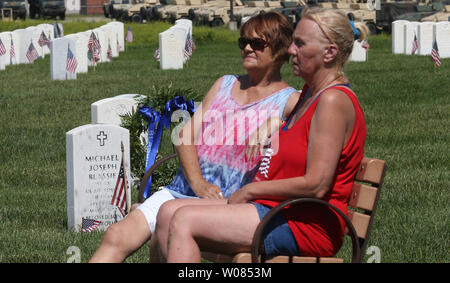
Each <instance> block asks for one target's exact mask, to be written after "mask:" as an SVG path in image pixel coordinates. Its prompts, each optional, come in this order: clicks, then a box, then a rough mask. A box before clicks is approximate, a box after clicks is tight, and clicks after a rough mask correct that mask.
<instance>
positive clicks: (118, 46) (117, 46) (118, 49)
mask: <svg viewBox="0 0 450 283" xmlns="http://www.w3.org/2000/svg"><path fill="white" fill-rule="evenodd" d="M116 41H117V44H116V48H117V54H119V53H120V43H119V36H118V35H117V39H116Z"/></svg>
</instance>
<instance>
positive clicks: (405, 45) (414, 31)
mask: <svg viewBox="0 0 450 283" xmlns="http://www.w3.org/2000/svg"><path fill="white" fill-rule="evenodd" d="M414 37H416V38H417V44H418V46H417V52H416V54H419V55H429V54H431V49H432V47H433V43H434V41H436V43H437V46H438V49H439V55H440V57H441V58H449V57H450V22H448V21H443V22H410V21H405V20H398V21H394V22H392V53H394V54H406V55H411V54H412V50H413V43H414Z"/></svg>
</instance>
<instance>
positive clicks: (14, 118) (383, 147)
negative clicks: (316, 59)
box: [0, 21, 450, 262]
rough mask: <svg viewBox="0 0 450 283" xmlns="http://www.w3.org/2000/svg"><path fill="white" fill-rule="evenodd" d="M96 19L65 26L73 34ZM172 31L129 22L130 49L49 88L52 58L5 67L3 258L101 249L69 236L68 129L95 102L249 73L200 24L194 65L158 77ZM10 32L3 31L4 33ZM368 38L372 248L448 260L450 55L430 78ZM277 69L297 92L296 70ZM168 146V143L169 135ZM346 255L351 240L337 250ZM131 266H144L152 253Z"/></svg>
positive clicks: (385, 43) (360, 82)
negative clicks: (160, 53) (377, 170)
mask: <svg viewBox="0 0 450 283" xmlns="http://www.w3.org/2000/svg"><path fill="white" fill-rule="evenodd" d="M38 23H40V22H39V21H27V22H26V23H21V22H20V24H25V25H27V24H28V25H34V24H38ZM101 24H103V23H101V22H96V23H88V24H86V23H82V22H74V23H70V24H65V26H64V27H65V33H66V34H68V33H73V32H77V31H82V30H86V29H89V28H93V27H95V26H99V25H101ZM168 26H170V25H169V24H165V23H158V24H145V25H132V28H133V31H134V37H135V42H134V43H133V44H131V45H130V46H129V47H128V48H127V51H126V52H123V53H121V54H120V56H119V57H117V58H115V59H114V60H113V62H111V63H103V64H99V65H98V66H97V68H96V70H95V71H94V69H92V68H90V69H89V72H88V73H87V74H78V78H77V80H74V81H51V80H50V67H49V61H50V60H49V56H47V57H46V58H44V59H39V60H37V61H36V62H35V63H34V64H29V65H15V66H8V67H7V68H6V70H4V71H0V82H1V88H0V145H1V146H0V161H1V162H0V172H2V173H1V174H0V262H67V261H68V260H70V258H71V255H72V253H71V252H70V250H69V253H68V249H69V248H70V247H72V246H75V247H77V248H79V250H80V255H81V261H82V262H86V261H87V260H88V259H89V258H90V257H91V256H92V254H93V253H94V251H95V250H96V248H97V247H98V245H99V244H100V241H101V237H102V235H103V234H102V233H101V232H92V233H74V232H71V231H69V230H68V229H67V214H66V156H65V134H66V132H67V131H69V130H71V129H73V128H75V127H78V126H81V125H84V124H88V123H90V120H91V114H90V105H91V104H92V103H93V102H95V101H97V100H100V99H103V98H106V97H112V96H116V95H118V94H125V93H136V94H147V93H148V92H149V90H150V89H151V88H152V86H153V85H168V84H170V83H172V84H173V86H174V87H176V88H191V89H193V90H194V91H196V92H198V93H200V94H205V93H206V91H207V90H208V89H209V87H210V86H211V85H212V83H213V82H214V81H215V80H216V79H217V78H219V77H220V76H222V75H224V74H243V73H244V70H243V69H242V67H241V63H240V56H239V54H240V53H239V49H238V47H237V44H236V43H235V39H237V37H238V33H237V32H230V31H227V30H225V29H216V30H213V29H210V28H206V27H194V40H196V43H197V50H196V51H195V52H194V54H193V56H192V58H191V60H190V61H189V65H188V66H185V68H184V69H183V70H170V71H163V70H160V69H159V67H158V64H157V62H156V61H155V59H153V57H152V55H153V52H154V50H155V49H156V47H157V34H158V32H160V31H163V30H165V29H166V28H167V27H168ZM15 28H18V27H15V26H14V25H11V24H7V25H3V23H1V24H0V31H5V30H13V29H15ZM125 28H127V26H125ZM370 43H371V49H370V53H369V59H368V62H365V63H355V62H350V63H348V64H347V66H346V69H345V70H346V74H347V75H348V77H349V78H350V81H351V85H352V87H353V89H354V90H355V92H356V93H357V95H358V98H359V100H360V102H361V105H362V107H363V108H364V111H365V115H366V122H367V141H366V155H367V156H370V157H376V158H380V159H384V160H386V161H387V165H388V169H387V175H386V178H385V183H384V187H383V191H382V193H381V199H380V203H379V208H378V211H377V215H376V217H375V222H374V226H373V230H372V234H371V237H370V241H369V246H376V247H378V248H379V250H380V252H381V262H450V256H449V251H450V241H449V240H448V238H449V235H450V225H449V212H450V210H449V188H450V178H449V177H450V176H449V156H450V150H449V140H450V137H449V128H450V127H449V117H450V115H449V114H450V98H449V89H450V80H449V78H450V60H449V59H445V60H443V61H442V65H441V67H439V68H438V72H437V73H434V72H433V63H432V61H431V59H430V58H429V56H405V55H393V54H392V53H391V37H390V36H388V35H380V36H374V37H372V38H371V39H370ZM282 71H283V77H284V78H285V79H286V80H287V81H288V83H290V84H291V85H292V86H294V87H296V88H301V87H302V84H303V83H302V81H301V80H300V79H299V78H296V77H294V76H293V75H292V72H291V68H290V66H288V65H286V66H285V67H284V68H283V70H282ZM163 144H164V145H163V146H164V147H166V148H167V147H169V148H170V147H171V146H170V139H168V138H167V136H166V138H165V139H164V140H163ZM136 196H137V190H133V198H134V199H135V200H136ZM349 250H350V248H349V247H348V243H346V245H345V246H344V248H343V250H342V252H341V253H342V254H346V253H348V251H349ZM345 256H346V255H344V257H345ZM369 256H370V255H368V256H366V259H365V260H367V259H368V258H369ZM127 262H148V246H146V247H144V248H142V249H141V250H140V251H138V252H137V253H135V254H134V255H133V256H131V257H130V258H129V259H128V260H127Z"/></svg>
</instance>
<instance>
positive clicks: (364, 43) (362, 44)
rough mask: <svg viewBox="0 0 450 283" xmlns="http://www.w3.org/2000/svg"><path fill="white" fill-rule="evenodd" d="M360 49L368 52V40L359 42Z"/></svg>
mask: <svg viewBox="0 0 450 283" xmlns="http://www.w3.org/2000/svg"><path fill="white" fill-rule="evenodd" d="M361 47H362V48H364V49H366V51H369V49H370V44H369V40H368V39H364V40H363V41H362V42H361Z"/></svg>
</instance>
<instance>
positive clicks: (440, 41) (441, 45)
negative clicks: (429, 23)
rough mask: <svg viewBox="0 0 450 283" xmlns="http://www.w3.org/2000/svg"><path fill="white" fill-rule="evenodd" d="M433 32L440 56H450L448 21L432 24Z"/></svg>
mask: <svg viewBox="0 0 450 283" xmlns="http://www.w3.org/2000/svg"><path fill="white" fill-rule="evenodd" d="M434 34H435V38H436V42H437V45H438V49H439V55H440V56H441V58H450V22H438V23H436V24H435V25H434Z"/></svg>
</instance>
